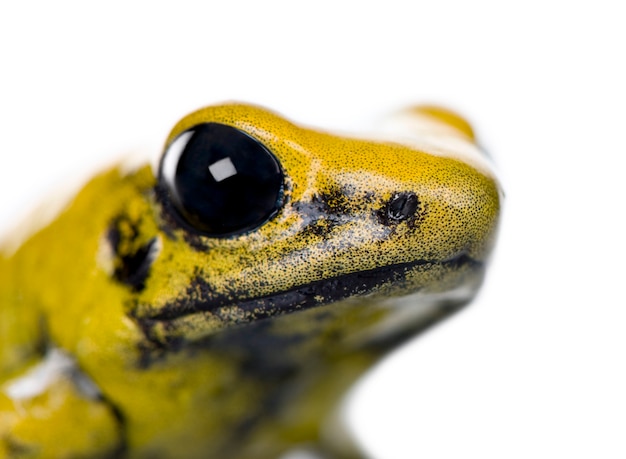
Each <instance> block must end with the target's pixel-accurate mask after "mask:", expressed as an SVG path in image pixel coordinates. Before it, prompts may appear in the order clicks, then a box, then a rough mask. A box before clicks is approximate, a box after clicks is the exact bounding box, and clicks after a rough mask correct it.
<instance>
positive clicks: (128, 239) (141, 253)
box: [107, 216, 156, 292]
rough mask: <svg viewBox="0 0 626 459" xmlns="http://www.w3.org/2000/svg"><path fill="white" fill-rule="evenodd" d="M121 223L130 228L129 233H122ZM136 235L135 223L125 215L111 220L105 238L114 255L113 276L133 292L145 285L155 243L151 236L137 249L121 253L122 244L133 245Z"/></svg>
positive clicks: (137, 232) (137, 234)
mask: <svg viewBox="0 0 626 459" xmlns="http://www.w3.org/2000/svg"><path fill="white" fill-rule="evenodd" d="M121 225H125V226H126V227H127V228H130V234H124V232H123V231H122V230H121ZM138 237H139V230H138V228H137V225H136V224H135V223H134V222H132V221H131V220H130V219H129V218H128V217H126V216H121V217H118V218H117V219H116V220H115V221H113V223H112V224H111V226H110V227H109V231H108V233H107V239H108V241H109V243H110V244H111V248H112V249H113V253H114V254H115V256H116V260H115V269H114V272H113V277H114V278H115V280H117V281H118V282H121V283H122V284H125V285H128V286H129V287H131V289H132V290H133V291H134V292H140V291H142V290H143V289H144V288H145V286H146V285H145V283H146V279H147V278H148V274H149V273H150V266H151V265H152V257H151V252H152V250H153V247H154V244H155V243H156V238H152V239H150V240H149V241H148V242H147V243H146V244H143V245H140V246H139V247H138V248H137V249H135V250H133V251H131V252H128V253H123V252H122V249H121V248H122V246H123V245H124V244H125V243H128V245H133V244H132V242H133V241H134V240H136V239H137V238H138Z"/></svg>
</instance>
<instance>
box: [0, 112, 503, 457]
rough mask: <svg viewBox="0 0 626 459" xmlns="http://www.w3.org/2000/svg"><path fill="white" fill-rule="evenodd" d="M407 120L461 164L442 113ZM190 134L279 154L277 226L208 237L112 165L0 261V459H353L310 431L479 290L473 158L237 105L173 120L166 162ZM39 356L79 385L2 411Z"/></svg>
mask: <svg viewBox="0 0 626 459" xmlns="http://www.w3.org/2000/svg"><path fill="white" fill-rule="evenodd" d="M410 113H411V116H414V117H415V118H416V119H420V118H423V119H425V120H429V122H431V123H433V122H434V123H436V124H438V125H440V127H442V128H443V129H441V130H439V131H437V134H436V135H438V136H443V137H449V138H454V140H455V142H463V143H464V144H466V146H467V147H468V148H475V147H474V145H473V142H474V134H473V131H472V130H471V127H470V126H469V125H468V124H467V123H466V122H465V121H464V120H463V119H462V118H460V117H458V116H457V115H455V114H453V113H451V112H448V111H445V110H442V109H438V108H435V107H423V108H417V109H413V110H411V111H410ZM206 122H214V123H221V124H226V125H229V126H233V127H236V128H238V129H239V130H241V131H243V132H245V133H247V134H248V135H249V136H251V137H253V138H254V139H256V140H258V141H260V142H261V143H262V144H264V145H265V146H266V147H267V148H268V149H269V150H270V151H271V152H272V153H273V154H274V155H275V157H276V158H277V159H278V161H279V162H280V165H281V167H282V170H283V172H284V175H285V193H284V198H283V204H282V206H281V208H280V210H279V211H278V213H277V214H276V215H275V216H273V217H272V218H271V219H270V220H269V221H267V222H266V223H264V224H263V225H261V226H260V227H258V228H257V229H254V230H252V231H249V232H247V233H245V234H241V235H236V236H232V237H225V238H213V237H208V236H205V235H202V234H199V233H197V232H195V231H194V230H193V228H189V227H188V226H187V225H184V224H180V221H179V220H178V219H177V218H175V216H174V215H172V213H171V212H170V210H171V209H170V207H169V206H168V200H169V196H168V194H167V192H166V191H164V189H163V187H162V186H161V185H160V183H159V181H158V179H157V178H156V177H155V174H154V172H153V171H152V170H151V168H150V167H148V166H146V167H143V168H140V169H138V170H136V171H135V172H132V173H122V172H120V170H119V169H114V170H110V171H107V172H104V173H103V174H101V175H99V176H97V177H95V178H94V179H93V180H92V181H91V182H90V183H89V184H87V186H85V188H84V189H83V190H82V191H81V192H80V193H79V194H78V195H77V196H76V198H75V199H74V200H73V201H72V203H71V204H70V205H69V206H68V207H67V209H66V210H65V211H64V212H63V213H62V214H61V215H60V216H59V217H58V218H57V219H56V220H55V221H54V222H53V223H51V224H50V225H49V226H47V227H46V228H44V229H42V230H40V231H39V232H37V233H36V234H35V235H33V236H32V237H31V238H30V239H29V240H28V241H27V242H25V243H24V244H23V245H22V246H21V247H20V248H19V249H18V250H17V252H16V253H14V254H12V255H11V256H10V257H9V256H5V257H4V258H3V257H0V389H1V390H0V457H16V458H22V457H24V458H31V457H32V458H36V457H37V458H38V457H68V458H69V457H129V458H130V457H133V458H134V457H138V458H144V457H177V458H178V457H216V458H273V457H277V456H278V455H280V454H281V453H284V452H285V451H288V450H290V449H291V448H294V447H298V446H299V445H315V448H318V449H319V450H323V451H324V452H325V453H326V454H329V455H336V456H341V455H342V454H343V455H346V456H349V455H356V454H357V452H356V451H355V450H354V449H352V447H351V446H349V445H348V443H346V444H342V443H341V441H338V440H337V439H335V438H332V436H330V437H329V436H325V435H324V434H323V432H324V429H323V428H322V427H321V425H322V424H323V423H324V422H325V421H327V420H328V418H329V417H331V415H332V411H333V407H334V406H335V405H336V404H337V402H338V400H339V399H340V398H341V396H342V394H343V393H344V392H345V390H346V389H347V388H348V387H349V386H350V385H351V384H352V383H353V381H354V380H355V379H356V378H357V377H358V376H359V375H361V374H362V373H363V372H364V371H365V370H366V369H367V368H369V367H370V366H371V365H372V364H373V363H374V362H375V361H376V360H377V359H378V358H379V357H380V356H381V355H382V354H384V353H386V352H387V351H389V350H390V349H391V348H393V347H394V346H396V345H397V344H398V343H400V342H402V341H403V340H404V339H406V338H407V337H409V336H412V335H414V334H415V333H417V332H419V331H420V330H422V329H423V328H425V327H426V326H428V325H430V324H432V323H434V322H436V321H438V320H440V319H441V318H443V317H445V316H446V315H448V314H450V313H451V312H452V311H454V310H456V309H457V308H458V307H459V306H460V305H462V304H464V303H465V302H467V301H468V300H469V299H471V297H472V296H473V295H474V293H475V292H476V290H477V288H478V287H479V285H480V283H481V280H482V278H483V275H484V268H485V263H486V261H487V258H488V256H489V253H490V251H491V249H492V247H493V244H494V241H495V235H496V229H497V223H498V215H499V200H500V193H499V188H498V185H497V183H496V181H495V180H494V178H493V177H492V176H491V174H489V173H486V172H485V171H484V170H481V169H480V168H477V167H475V166H474V165H473V164H472V162H471V161H470V162H465V161H463V160H461V159H459V157H456V156H455V154H454V153H455V152H453V151H452V152H449V153H450V154H447V152H443V154H442V151H441V147H437V148H435V149H434V150H437V151H434V153H435V154H432V153H433V152H430V151H428V148H423V147H420V148H416V147H415V146H411V145H413V144H412V143H411V142H407V143H406V144H405V143H396V142H394V139H390V140H381V139H380V138H378V137H377V140H367V138H364V139H359V138H356V137H354V138H351V137H339V136H336V135H332V134H328V133H324V132H319V131H316V130H311V129H305V128H302V127H299V126H296V125H294V124H292V123H290V122H288V121H286V120H284V119H283V118H281V117H279V116H277V115H275V114H273V113H271V112H268V111H266V110H263V109H261V108H257V107H252V106H248V105H239V104H230V105H221V106H215V107H208V108H204V109H202V110H199V111H197V112H195V113H192V114H191V115H189V116H187V117H185V118H184V119H183V120H182V121H180V122H179V123H178V124H177V125H176V126H175V127H174V129H173V130H172V132H171V134H170V136H169V137H168V139H167V142H166V146H167V145H169V144H170V143H171V142H172V141H173V140H174V139H176V138H177V136H178V135H180V134H181V133H182V132H184V131H185V130H187V129H189V128H191V127H193V126H195V125H197V124H199V123H206ZM402 193H404V194H411V195H413V196H417V199H418V202H419V204H418V206H417V208H416V209H415V213H414V215H412V216H411V217H410V218H407V219H405V220H398V221H395V220H393V219H391V218H389V215H388V214H387V213H388V212H389V207H388V206H389V203H390V202H391V201H392V200H393V199H394V197H396V196H398V194H402ZM292 299H293V302H292V303H290V301H292ZM50 349H61V350H62V351H63V352H64V353H65V354H67V355H68V356H70V357H71V359H73V362H74V363H75V367H76V368H75V372H73V373H72V372H69V373H68V372H66V373H61V374H58V375H56V377H55V379H54V380H53V381H52V382H51V383H50V384H48V385H47V386H46V387H45V390H42V391H40V392H39V393H37V394H34V395H32V394H31V395H29V396H25V397H22V398H19V397H16V396H15V395H14V394H13V395H12V392H11V390H10V389H9V388H11V387H13V386H12V385H14V384H15V382H16V381H20V380H21V378H23V377H24V375H25V374H27V373H28V372H29V371H31V370H32V369H33V368H37V365H39V364H40V362H42V361H43V360H45V359H46V355H48V353H49V352H50ZM77 372H79V373H80V374H81V375H83V376H86V377H87V378H88V379H89V380H90V381H92V382H93V384H94V385H95V386H96V387H97V388H98V391H99V392H98V393H97V394H96V395H94V394H93V393H89V392H88V391H87V392H86V391H85V390H84V389H81V387H80V384H79V381H80V379H79V378H77V377H76V374H77ZM60 439H62V440H60Z"/></svg>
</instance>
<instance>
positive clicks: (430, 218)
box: [109, 104, 499, 342]
mask: <svg viewBox="0 0 626 459" xmlns="http://www.w3.org/2000/svg"><path fill="white" fill-rule="evenodd" d="M404 117H405V118H406V119H409V120H411V121H412V122H414V121H419V122H421V123H422V125H424V124H425V125H426V126H429V129H430V132H431V134H432V133H433V132H434V134H432V137H433V138H434V139H435V140H438V141H439V143H437V142H436V141H435V140H432V139H431V141H430V143H429V142H428V140H427V141H426V142H422V144H421V145H419V144H417V142H418V140H414V139H411V138H410V137H409V136H406V137H405V138H403V137H402V136H398V135H396V136H395V137H396V139H398V138H399V139H400V141H398V140H395V141H390V140H385V137H384V135H378V136H375V137H374V140H372V139H368V140H363V139H360V138H357V137H349V136H348V137H340V136H336V135H333V134H330V133H326V132H319V131H316V130H311V129H307V128H303V127H300V126H296V125H294V124H292V123H290V122H289V121H286V120H285V119H283V118H281V117H279V116H277V115H275V114H273V113H271V112H268V111H266V110H264V109H261V108H257V107H254V106H249V105H240V104H229V105H221V106H214V107H208V108H204V109H201V110H198V111H196V112H194V113H192V114H190V115H189V116H187V117H185V118H184V119H182V120H181V121H180V122H179V123H178V124H177V125H176V126H175V127H174V128H173V130H172V132H171V133H170V135H169V137H168V139H167V141H166V145H165V148H164V154H163V156H162V158H161V161H160V166H159V171H158V174H157V175H158V182H157V185H156V187H155V188H154V190H155V194H154V196H155V197H154V202H153V203H152V206H151V210H150V211H147V212H146V215H149V216H150V218H151V219H153V221H154V225H153V226H152V228H151V229H148V230H147V232H146V231H145V230H142V229H141V227H142V226H143V227H146V228H147V227H148V226H150V225H146V224H145V221H144V218H140V219H138V220H137V219H135V220H133V218H129V217H128V216H124V215H123V214H121V215H119V216H118V217H117V218H116V219H114V221H113V223H112V226H111V229H110V233H109V235H110V237H109V241H113V244H112V246H111V249H112V250H111V253H113V254H114V255H115V256H116V259H117V264H118V269H117V273H118V279H119V280H121V281H122V282H126V283H127V284H128V285H129V286H130V287H132V289H133V290H134V293H135V298H136V300H135V302H134V304H133V306H132V311H131V313H132V316H133V317H134V319H135V320H137V321H138V323H140V324H141V326H142V329H143V330H144V331H145V332H146V334H147V335H149V336H150V337H151V339H153V340H157V341H161V342H166V341H168V340H169V341H176V340H179V339H189V338H190V337H192V336H204V335H208V334H211V333H214V332H215V331H217V330H220V329H222V328H224V327H231V326H236V325H239V324H243V323H247V322H252V321H257V320H262V319H265V318H268V317H272V316H275V315H283V314H288V313H292V312H294V311H298V310H305V309H309V308H313V307H316V306H320V305H324V304H328V303H333V302H337V301H339V300H344V299H347V298H352V297H355V296H356V297H367V298H376V297H380V296H384V297H389V296H392V297H393V296H401V295H408V294H418V295H421V296H428V295H439V294H441V293H442V292H448V294H449V295H450V297H451V298H452V297H454V298H455V299H456V300H461V301H466V300H467V299H469V298H470V297H471V296H472V295H473V293H474V292H475V290H476V288H477V286H478V284H479V283H480V279H482V273H483V265H484V262H485V261H486V258H487V257H488V255H489V252H490V250H491V248H492V245H493V241H494V235H495V229H496V226H497V217H498V206H499V191H498V187H497V184H496V182H495V180H494V178H493V176H492V175H491V174H490V172H489V171H488V169H487V168H485V167H484V163H481V165H479V166H477V165H476V164H477V163H478V162H480V161H479V160H476V158H477V157H478V155H479V153H474V157H473V161H474V163H472V162H471V161H470V162H469V163H468V162H467V161H464V160H462V159H461V158H460V157H459V156H455V155H456V154H457V153H458V151H460V150H461V151H463V150H465V151H467V150H471V149H474V150H476V151H477V149H476V147H475V145H474V144H473V133H472V132H471V131H468V127H467V126H468V125H464V124H462V123H461V121H459V120H461V118H459V117H455V116H453V115H452V114H450V113H449V112H444V111H442V110H436V109H434V108H432V107H425V108H423V109H422V110H418V111H416V110H412V111H408V112H406V113H405V114H404ZM420 117H421V118H420ZM433 126H434V127H436V128H438V129H439V130H438V131H437V130H436V129H435V130H434V129H433ZM410 129H411V130H412V132H413V133H415V132H418V130H417V129H416V127H415V126H411V128H410ZM446 142H447V143H446ZM147 208H148V206H146V209H147ZM124 227H126V229H124ZM138 241H140V243H138ZM450 292H455V293H454V294H452V295H451V294H450ZM455 295H456V296H455Z"/></svg>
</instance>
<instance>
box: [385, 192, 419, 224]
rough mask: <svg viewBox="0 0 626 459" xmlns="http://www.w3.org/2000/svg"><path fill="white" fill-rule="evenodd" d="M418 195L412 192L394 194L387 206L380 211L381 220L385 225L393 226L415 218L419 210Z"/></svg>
mask: <svg viewBox="0 0 626 459" xmlns="http://www.w3.org/2000/svg"><path fill="white" fill-rule="evenodd" d="M419 204H420V203H419V200H418V199H417V195H416V194H415V193H412V192H401V193H394V195H393V196H392V197H391V199H390V200H389V201H387V204H386V205H385V206H383V208H382V209H381V210H380V211H379V213H378V216H379V220H380V222H381V223H382V224H383V225H392V224H395V223H400V222H401V221H404V220H408V219H410V218H412V217H414V216H415V214H416V212H417V209H418V208H419Z"/></svg>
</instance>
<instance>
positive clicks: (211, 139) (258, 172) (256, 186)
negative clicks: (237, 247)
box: [159, 123, 284, 236]
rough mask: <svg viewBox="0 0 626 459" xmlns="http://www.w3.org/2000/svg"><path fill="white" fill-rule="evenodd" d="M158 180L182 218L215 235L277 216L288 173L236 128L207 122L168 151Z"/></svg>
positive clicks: (237, 231)
mask: <svg viewBox="0 0 626 459" xmlns="http://www.w3.org/2000/svg"><path fill="white" fill-rule="evenodd" d="M159 179H160V181H161V183H162V184H163V185H165V187H166V189H167V190H168V191H169V195H170V198H171V200H172V203H173V204H174V207H175V209H176V210H177V211H178V213H179V214H180V216H181V217H182V218H183V219H184V220H185V221H186V222H187V223H188V224H189V225H191V226H192V227H193V228H195V229H196V230H198V231H200V232H202V233H205V234H208V235H210V236H231V235H235V234H241V233H244V232H246V231H249V230H252V229H254V228H257V227H258V226H260V225H262V224H263V223H265V222H266V221H267V220H268V219H270V218H271V217H272V216H274V215H275V214H276V213H277V212H278V209H279V208H280V205H281V200H282V196H283V181H284V177H283V173H282V170H281V168H280V164H279V163H278V160H277V159H276V157H274V155H273V154H272V153H271V152H270V151H269V150H268V149H267V148H265V146H263V145H262V144H261V143H259V142H258V141H257V140H255V139H253V138H252V137H250V136H249V135H248V134H246V133H244V132H242V131H240V130H239V129H236V128H234V127H232V126H226V125H224V124H218V123H204V124H199V125H197V126H194V127H193V128H191V129H189V130H187V131H185V132H183V133H182V134H180V135H179V136H178V137H176V139H174V140H173V141H172V143H171V144H170V145H169V146H168V147H167V149H166V151H165V153H164V154H163V158H162V159H161V166H160V171H159Z"/></svg>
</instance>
